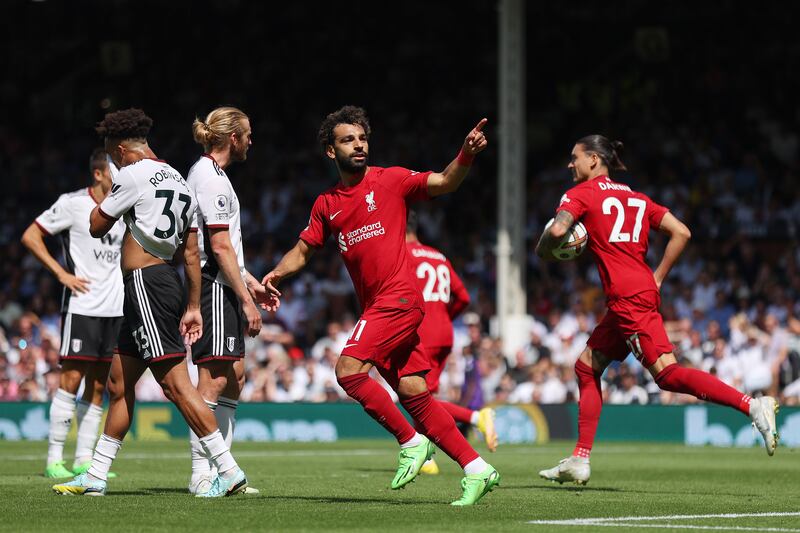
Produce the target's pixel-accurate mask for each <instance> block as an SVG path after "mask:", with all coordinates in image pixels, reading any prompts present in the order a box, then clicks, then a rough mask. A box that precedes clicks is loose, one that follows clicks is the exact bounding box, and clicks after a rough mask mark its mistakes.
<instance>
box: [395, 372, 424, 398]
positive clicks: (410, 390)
mask: <svg viewBox="0 0 800 533" xmlns="http://www.w3.org/2000/svg"><path fill="white" fill-rule="evenodd" d="M427 391H428V384H427V383H426V382H425V378H424V377H423V376H418V375H412V376H403V377H402V378H400V381H399V383H398V384H397V395H398V396H400V397H401V398H411V397H412V396H417V395H419V394H423V393H425V392H427Z"/></svg>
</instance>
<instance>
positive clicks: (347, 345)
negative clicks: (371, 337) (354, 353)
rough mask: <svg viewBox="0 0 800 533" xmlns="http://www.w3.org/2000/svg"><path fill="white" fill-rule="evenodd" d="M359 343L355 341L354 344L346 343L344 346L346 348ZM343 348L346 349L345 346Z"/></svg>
mask: <svg viewBox="0 0 800 533" xmlns="http://www.w3.org/2000/svg"><path fill="white" fill-rule="evenodd" d="M357 344H358V343H357V342H354V343H352V344H345V345H344V347H345V348H349V347H351V346H356V345H357ZM342 349H344V348H342Z"/></svg>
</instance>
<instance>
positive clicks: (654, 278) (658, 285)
mask: <svg viewBox="0 0 800 533" xmlns="http://www.w3.org/2000/svg"><path fill="white" fill-rule="evenodd" d="M653 280H655V282H656V287H657V288H658V290H659V292H660V291H661V284H662V283H663V280H660V279H658V276H656V275H655V274H653Z"/></svg>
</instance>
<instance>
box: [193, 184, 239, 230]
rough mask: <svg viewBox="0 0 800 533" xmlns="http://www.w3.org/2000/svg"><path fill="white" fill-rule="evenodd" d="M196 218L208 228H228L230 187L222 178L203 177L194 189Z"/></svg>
mask: <svg viewBox="0 0 800 533" xmlns="http://www.w3.org/2000/svg"><path fill="white" fill-rule="evenodd" d="M195 195H196V196H197V210H198V211H199V213H198V218H200V217H202V219H203V223H204V224H205V226H206V227H207V228H210V229H228V225H229V224H230V218H231V200H232V198H231V188H230V187H228V184H227V183H225V180H224V178H222V177H215V178H214V179H205V180H203V183H202V184H201V185H199V186H198V187H197V189H195Z"/></svg>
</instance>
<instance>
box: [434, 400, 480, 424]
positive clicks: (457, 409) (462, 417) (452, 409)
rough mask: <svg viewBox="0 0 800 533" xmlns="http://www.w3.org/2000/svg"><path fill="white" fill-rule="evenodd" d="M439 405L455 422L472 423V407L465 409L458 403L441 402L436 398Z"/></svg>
mask: <svg viewBox="0 0 800 533" xmlns="http://www.w3.org/2000/svg"><path fill="white" fill-rule="evenodd" d="M437 401H438V402H439V405H441V406H442V407H443V408H444V410H445V411H447V412H448V413H449V414H450V416H452V417H453V420H455V421H456V422H463V423H464V424H472V413H474V411H473V410H472V409H467V408H466V407H461V406H460V405H456V404H454V403H450V402H443V401H441V400H437Z"/></svg>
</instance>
